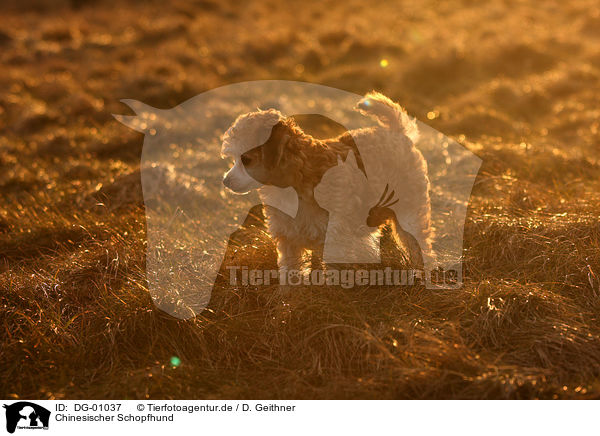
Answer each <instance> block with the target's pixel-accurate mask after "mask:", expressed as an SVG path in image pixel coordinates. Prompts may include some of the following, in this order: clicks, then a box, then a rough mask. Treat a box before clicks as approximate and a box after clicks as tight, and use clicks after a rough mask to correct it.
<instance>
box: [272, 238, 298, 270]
mask: <svg viewBox="0 0 600 436" xmlns="http://www.w3.org/2000/svg"><path fill="white" fill-rule="evenodd" d="M303 252H304V250H303V249H302V247H300V246H299V245H297V244H294V243H293V242H291V241H289V240H287V239H280V240H278V241H277V266H278V267H279V270H280V271H288V270H301V269H302V267H303V261H302V254H303Z"/></svg>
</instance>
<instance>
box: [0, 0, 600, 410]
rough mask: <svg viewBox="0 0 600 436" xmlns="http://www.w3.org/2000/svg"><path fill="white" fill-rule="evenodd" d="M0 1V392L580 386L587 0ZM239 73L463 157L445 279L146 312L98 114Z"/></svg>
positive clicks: (599, 142) (120, 158) (485, 391)
mask: <svg viewBox="0 0 600 436" xmlns="http://www.w3.org/2000/svg"><path fill="white" fill-rule="evenodd" d="M0 22H1V23H2V26H1V27H0V62H1V65H2V68H0V347H1V348H0V398H31V399H35V398H43V399H55V398H56V399H63V398H64V399H83V398H86V399H123V398H127V399H143V398H156V399H159V398H161V399H165V398H173V399H176V398H181V399H183V398H190V399H191V398H194V399H220V398H249V399H267V398H272V399H286V398H287V399H301V398H304V399H346V398H347V399H350V398H364V399H386V398H401V399H421V398H437V399H446V398H467V399H530V398H549V399H550V398H598V397H600V162H599V160H598V157H599V154H600V5H599V4H598V2H597V1H594V0H572V1H569V2H564V1H558V0H549V1H544V2H533V1H521V0H503V1H502V0H493V1H489V2H478V1H472V0H451V1H447V2H436V1H428V0H426V1H409V0H407V1H395V2H383V1H375V2H364V1H358V0H347V1H331V0H329V1H325V2H319V3H317V2H315V3H314V4H311V3H308V2H301V1H295V0H290V1H286V2H277V1H264V2H256V3H250V2H247V3H246V2H234V1H217V0H196V1H191V2H184V1H179V0H176V1H173V2H166V3H165V2H142V1H139V2H128V3H127V4H125V2H117V1H116V0H115V1H114V2H113V1H109V0H106V1H102V0H98V1H84V0H71V1H68V0H64V1H50V0H21V1H17V0H8V1H3V2H2V6H0ZM383 59H385V60H386V61H387V65H386V63H385V62H384V63H382V62H381V61H382V60H383ZM259 79H287V80H300V81H307V82H313V83H321V84H325V85H328V86H332V87H336V88H340V89H344V90H347V91H351V92H354V93H357V94H364V93H365V92H367V91H370V90H372V89H376V90H378V91H381V92H383V93H385V94H386V95H389V96H390V97H392V98H393V99H394V100H396V101H399V102H401V103H402V104H403V105H404V106H405V107H406V108H407V110H408V112H409V113H410V114H412V115H414V116H416V117H417V118H418V119H419V120H421V121H423V122H425V123H427V124H429V125H430V126H432V127H433V128H435V129H437V130H439V131H440V132H443V133H444V134H446V135H448V136H450V137H452V138H454V139H456V140H457V141H459V142H460V143H461V144H463V145H464V146H465V147H467V148H468V149H470V150H471V151H473V152H474V153H476V154H477V155H478V156H479V157H481V158H482V159H483V166H482V168H481V170H480V172H479V176H478V178H477V181H476V184H475V187H474V190H473V194H472V197H471V203H470V206H469V211H468V217H467V222H466V226H465V252H464V271H465V284H464V286H463V287H462V288H461V289H460V290H454V291H439V290H438V291H435V290H428V289H425V288H424V287H422V286H414V287H403V288H399V289H390V288H389V287H387V288H386V287H381V288H378V287H363V288H354V289H351V290H344V289H341V288H340V289H337V288H320V289H314V288H300V289H298V290H297V291H296V292H294V293H292V294H290V295H289V296H286V297H285V301H284V300H282V298H281V297H280V296H279V295H278V294H277V293H276V292H274V291H273V289H269V288H267V289H253V288H244V287H238V288H232V287H229V288H228V287H227V286H221V287H220V288H219V289H218V290H215V292H214V293H213V298H212V300H211V302H210V303H209V306H208V308H209V310H207V311H205V312H204V313H202V315H201V316H198V317H197V318H195V319H192V320H186V321H181V320H177V319H175V318H172V317H170V316H169V315H167V314H165V313H162V312H161V311H159V310H156V309H155V308H154V305H153V303H152V299H151V298H150V296H149V294H148V290H147V282H146V279H145V250H146V224H145V213H144V204H143V201H142V195H141V185H140V180H139V179H140V173H139V167H140V155H141V150H142V144H143V135H141V134H140V133H137V132H135V131H133V130H130V129H128V128H127V127H125V126H124V125H122V124H120V123H118V122H117V121H116V120H115V119H114V118H113V117H112V116H111V114H113V113H130V112H128V109H127V108H126V107H125V106H124V105H123V104H121V103H119V100H120V99H122V98H131V99H137V100H140V101H143V102H145V103H148V104H150V105H153V106H156V107H159V108H170V107H173V106H175V105H177V104H179V103H182V102H183V101H185V100H187V99H189V98H191V97H193V96H195V95H197V94H199V93H201V92H203V91H207V90H210V89H213V88H216V87H218V86H223V85H226V84H230V83H235V82H240V81H246V80H259ZM215 213H218V212H215ZM254 224H255V225H254V226H253V229H254V231H256V232H258V233H261V229H260V227H261V223H260V221H257V222H255V223H254ZM242 231H244V230H242ZM263 233H264V232H263ZM242 248H243V247H242ZM261 249H262V257H261V256H259V257H258V259H260V260H261V261H264V263H265V264H267V263H269V264H271V263H272V262H273V256H274V255H273V253H272V250H269V244H268V241H267V243H265V244H264V247H262V248H261ZM241 253H242V254H241V255H243V250H242V251H241ZM254 258H255V259H256V257H254ZM172 356H177V357H178V358H179V359H180V360H181V364H180V365H178V366H177V367H174V366H173V365H171V363H170V359H171V357H172Z"/></svg>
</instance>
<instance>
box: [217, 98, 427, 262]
mask: <svg viewBox="0 0 600 436" xmlns="http://www.w3.org/2000/svg"><path fill="white" fill-rule="evenodd" d="M357 109H358V110H359V111H360V112H361V113H363V114H364V115H369V116H373V117H374V118H375V119H377V121H378V122H379V124H380V125H379V126H375V127H370V128H364V129H357V130H353V131H349V132H346V133H344V134H342V135H340V136H338V137H336V138H331V139H325V140H319V139H316V138H314V137H312V136H310V135H308V134H306V133H305V132H303V131H302V129H301V128H300V127H299V126H298V125H297V124H296V123H295V121H294V120H293V119H292V118H287V117H285V116H284V115H283V114H281V113H280V112H279V111H277V110H275V109H269V110H265V111H260V110H259V111H257V112H251V113H247V114H244V115H241V116H239V117H238V118H237V119H236V120H235V122H234V123H233V124H232V126H231V127H230V128H229V129H228V130H227V132H226V133H225V134H224V135H223V144H222V149H221V153H222V155H223V156H229V157H233V158H234V161H235V162H234V165H233V167H232V168H231V169H230V170H229V171H228V172H227V173H226V174H225V176H224V179H223V184H224V185H225V186H226V187H227V188H229V189H230V190H231V191H233V192H235V193H246V192H248V191H250V190H253V189H258V190H259V194H260V195H261V198H262V200H263V203H264V204H275V203H276V202H270V201H268V200H269V196H272V195H276V194H275V193H274V192H275V191H276V190H275V191H274V190H273V187H278V188H290V187H291V188H293V189H294V191H295V192H296V194H297V196H298V207H297V213H296V215H295V216H290V215H288V214H286V213H284V212H282V211H281V210H279V209H277V208H274V207H265V215H266V217H267V225H268V229H269V233H270V234H271V237H272V238H273V239H274V240H275V242H276V244H277V251H278V265H279V267H280V268H282V269H300V268H302V266H303V262H304V260H303V256H304V254H305V253H306V251H307V250H310V251H312V253H313V256H314V255H315V254H316V255H317V256H322V253H323V247H324V243H325V237H326V233H327V228H328V220H329V213H328V211H327V210H325V209H324V208H323V207H321V205H324V204H325V203H327V204H339V203H340V201H344V199H345V198H346V197H348V196H349V195H352V190H353V188H354V187H353V186H349V185H348V184H349V183H355V182H353V181H352V180H338V182H339V183H335V180H334V183H331V181H328V184H327V186H326V187H325V188H324V187H323V186H321V187H320V189H319V197H320V198H319V199H318V200H319V201H317V199H316V198H315V188H316V187H317V186H319V184H320V183H321V180H322V179H323V176H324V175H325V173H326V172H327V171H328V170H330V169H332V168H333V167H336V166H337V165H339V164H340V162H341V160H340V159H342V160H344V161H346V159H347V157H348V155H349V153H352V154H353V155H354V158H353V159H352V161H353V162H356V166H357V167H358V168H360V169H361V171H363V172H364V169H365V166H364V163H363V160H365V162H366V161H367V160H368V162H369V169H370V173H371V174H369V175H367V176H368V179H369V189H370V191H369V192H373V193H376V192H377V194H373V195H372V197H371V198H372V201H371V203H372V204H370V205H367V206H368V207H367V209H366V212H365V213H364V215H365V216H364V219H363V218H361V220H363V221H364V225H365V226H366V225H367V216H369V217H370V222H369V226H371V227H373V226H376V227H378V226H379V225H381V224H383V220H382V221H381V222H379V221H377V222H374V220H373V217H374V216H377V215H378V214H377V210H374V209H373V208H371V211H370V212H369V208H370V207H371V206H377V205H376V204H375V203H377V200H378V199H379V195H380V194H381V192H382V191H383V189H384V187H387V186H390V188H391V189H390V191H391V190H392V188H393V190H394V191H395V193H396V196H397V197H398V200H399V201H398V202H395V203H393V204H394V207H393V211H392V215H395V216H388V218H389V219H394V218H395V224H396V225H397V226H400V227H401V229H402V232H400V233H401V234H400V235H398V237H399V239H402V237H401V236H402V235H404V236H405V237H406V236H407V235H408V236H410V237H412V238H414V239H413V240H412V241H405V242H404V243H403V245H404V246H405V247H418V248H420V253H414V252H413V251H414V250H409V251H410V253H409V257H410V260H411V262H412V263H413V266H417V267H423V259H428V256H429V255H430V252H431V242H430V236H431V224H430V221H431V219H430V215H431V205H430V199H429V180H428V177H427V165H426V163H425V160H424V159H423V156H422V155H421V153H420V152H419V151H418V150H417V148H415V146H414V142H415V141H416V139H417V137H418V131H417V127H416V122H415V121H414V120H413V119H410V118H409V117H408V116H407V114H406V112H405V111H404V110H403V109H402V108H401V107H400V106H399V105H397V104H396V103H394V102H393V101H391V100H390V99H389V98H387V97H385V96H384V95H382V94H379V93H376V92H372V93H369V94H367V95H366V96H365V97H364V98H363V99H362V100H361V101H360V102H359V103H358V105H357ZM356 144H359V145H360V153H358V148H357V145H356ZM363 178H365V180H366V177H363ZM329 179H331V177H330V178H329ZM386 190H387V188H386ZM357 191H358V187H357ZM363 191H365V190H363ZM365 192H366V191H365ZM361 201H362V200H361ZM387 206H389V205H387ZM386 210H392V208H390V207H387V208H386ZM379 215H381V216H384V215H386V214H379ZM387 215H389V214H387ZM361 216H362V215H361ZM386 219H387V218H386ZM376 227H375V228H372V231H373V232H378V229H377V228H376ZM340 249H343V248H340Z"/></svg>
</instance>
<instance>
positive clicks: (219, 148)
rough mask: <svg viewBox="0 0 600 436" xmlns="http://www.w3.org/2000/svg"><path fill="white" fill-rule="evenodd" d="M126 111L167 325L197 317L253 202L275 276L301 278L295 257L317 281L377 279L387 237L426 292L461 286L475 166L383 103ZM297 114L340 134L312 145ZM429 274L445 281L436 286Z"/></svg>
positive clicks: (303, 90)
mask: <svg viewBox="0 0 600 436" xmlns="http://www.w3.org/2000/svg"><path fill="white" fill-rule="evenodd" d="M124 103H126V104H127V105H128V106H130V107H131V108H132V109H133V110H134V112H135V113H136V114H135V115H132V116H125V115H115V117H116V118H117V119H118V120H119V121H121V122H122V123H124V124H126V125H127V126H129V127H131V128H133V129H135V130H138V131H140V132H143V133H144V134H145V138H144V147H143V151H142V162H141V171H140V172H141V179H142V191H143V196H144V204H145V207H146V218H147V237H148V246H147V253H146V254H147V256H146V270H147V277H148V282H149V288H150V291H151V294H152V297H153V299H154V302H155V304H156V305H157V306H158V307H159V308H161V309H162V310H164V311H166V312H168V313H170V314H172V315H173V316H176V317H179V318H190V317H193V316H195V315H197V314H198V313H200V312H201V311H202V310H204V309H205V308H206V306H207V304H208V302H209V300H210V295H211V292H212V288H213V286H214V284H215V281H216V279H217V275H218V273H219V270H220V268H221V265H222V262H223V259H224V255H225V252H226V250H227V241H228V238H229V236H230V235H231V234H232V233H233V232H235V231H236V230H237V229H238V228H239V226H240V225H241V224H242V223H244V222H245V220H246V219H247V216H248V212H249V210H250V209H251V208H252V207H253V206H255V205H257V204H261V203H262V204H263V205H265V206H266V207H265V213H266V215H267V218H268V220H267V222H268V229H267V231H268V233H269V235H270V236H271V238H272V240H273V241H275V243H276V244H277V250H278V266H279V268H280V270H283V271H286V270H303V268H305V265H303V264H302V262H303V259H305V255H304V253H305V251H308V252H312V253H313V256H314V255H315V253H316V254H317V255H320V259H321V260H322V264H323V265H324V268H325V269H326V268H327V265H333V264H337V265H339V264H345V265H357V264H370V265H371V266H373V267H376V266H377V264H380V263H381V262H382V258H383V257H384V253H383V252H384V251H385V250H384V246H383V245H381V246H380V240H381V241H382V240H383V239H382V237H381V235H382V232H383V233H385V232H388V231H390V232H391V233H392V237H393V239H394V240H395V241H396V243H397V244H396V245H398V247H400V248H399V250H400V251H399V252H401V253H403V256H404V258H405V260H406V265H408V266H409V267H410V268H414V269H419V270H424V271H425V272H426V280H425V282H426V285H427V286H432V287H442V288H452V287H457V286H460V285H461V284H462V264H461V260H462V250H463V226H464V222H465V219H466V210H467V204H468V200H469V197H470V193H471V188H472V186H473V183H474V181H475V177H476V175H477V172H478V170H479V167H480V165H481V160H480V159H479V158H478V157H477V156H475V155H474V154H473V153H471V152H470V151H468V150H467V149H465V148H464V147H463V146H461V145H460V144H458V143H456V142H455V141H453V140H452V139H450V138H448V137H446V136H444V135H443V134H441V133H439V132H437V131H435V130H433V129H431V128H430V127H428V126H427V125H425V124H422V123H419V122H418V121H416V120H414V119H412V118H411V117H409V116H408V115H407V114H406V112H405V111H404V110H403V109H402V108H401V107H400V106H399V105H398V104H396V103H395V102H393V101H392V100H390V99H389V98H387V97H385V96H383V95H381V94H378V93H371V94H368V95H367V96H365V97H361V96H358V95H356V94H352V93H349V92H345V91H341V90H338V89H334V88H330V87H326V86H321V85H314V84H309V83H301V82H290V81H257V82H245V83H239V84H234V85H228V86H225V87H222V88H218V89H214V90H211V91H208V92H206V93H203V94H200V95H198V96H196V97H194V98H192V99H190V100H188V101H186V102H184V103H182V104H181V105H179V106H177V107H175V108H173V109H170V110H159V109H155V108H152V107H150V106H147V105H145V104H143V103H141V102H137V101H132V100H124ZM258 108H262V109H258ZM303 114H305V115H306V114H312V115H319V116H322V117H326V118H327V119H329V120H333V121H335V122H336V123H338V124H340V125H342V126H343V128H344V129H343V130H345V131H343V132H336V133H335V134H331V135H326V136H323V137H317V136H313V135H311V134H310V133H308V132H306V131H304V129H303V127H302V125H301V124H299V123H298V122H296V118H298V117H300V116H302V115H303ZM228 165H230V166H229V167H228ZM390 229H391V230H390ZM392 257H398V256H395V255H394V256H392ZM438 271H442V272H444V271H445V272H449V273H451V274H449V276H451V277H452V280H450V281H444V280H441V281H436V280H434V279H433V278H432V277H433V276H434V274H433V273H432V272H434V273H435V272H438ZM430 273H431V274H430Z"/></svg>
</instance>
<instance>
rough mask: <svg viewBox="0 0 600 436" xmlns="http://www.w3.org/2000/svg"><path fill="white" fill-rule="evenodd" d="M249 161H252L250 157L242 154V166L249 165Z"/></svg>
mask: <svg viewBox="0 0 600 436" xmlns="http://www.w3.org/2000/svg"><path fill="white" fill-rule="evenodd" d="M251 162H252V158H250V157H248V156H246V155H243V156H242V163H243V164H244V166H248V165H250V163H251Z"/></svg>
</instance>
